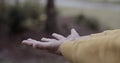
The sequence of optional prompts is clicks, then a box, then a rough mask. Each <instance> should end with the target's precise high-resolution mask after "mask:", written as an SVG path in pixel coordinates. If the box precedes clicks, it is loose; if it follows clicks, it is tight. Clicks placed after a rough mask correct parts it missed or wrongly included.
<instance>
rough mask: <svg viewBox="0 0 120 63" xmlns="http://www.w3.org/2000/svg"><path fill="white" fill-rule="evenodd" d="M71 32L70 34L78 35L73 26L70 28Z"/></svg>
mask: <svg viewBox="0 0 120 63" xmlns="http://www.w3.org/2000/svg"><path fill="white" fill-rule="evenodd" d="M71 34H72V35H74V36H77V37H79V34H78V32H77V31H76V30H75V29H74V28H73V29H71Z"/></svg>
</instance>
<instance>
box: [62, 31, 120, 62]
mask: <svg viewBox="0 0 120 63" xmlns="http://www.w3.org/2000/svg"><path fill="white" fill-rule="evenodd" d="M116 32H117V33H116ZM102 35H104V36H102ZM111 35H112V36H111ZM60 51H61V53H62V55H63V56H64V57H65V58H66V59H67V60H68V61H70V62H71V63H115V62H117V63H120V61H119V60H118V59H116V58H120V52H119V51H120V30H119V31H118V30H117V31H116V30H111V31H105V32H102V33H99V34H98V35H97V34H96V35H94V36H93V35H92V36H91V37H90V38H87V39H84V40H75V41H71V42H65V43H63V44H62V45H61V46H60ZM114 51H115V52H114ZM111 52H112V53H111Z"/></svg>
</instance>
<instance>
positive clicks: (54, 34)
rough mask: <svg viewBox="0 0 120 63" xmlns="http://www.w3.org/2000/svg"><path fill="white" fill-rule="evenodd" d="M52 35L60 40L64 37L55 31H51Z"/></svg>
mask: <svg viewBox="0 0 120 63" xmlns="http://www.w3.org/2000/svg"><path fill="white" fill-rule="evenodd" d="M52 36H53V37H55V38H56V39H58V40H60V39H65V37H64V36H62V35H60V34H57V33H53V34H52Z"/></svg>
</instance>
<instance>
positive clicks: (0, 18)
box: [0, 3, 41, 33]
mask: <svg viewBox="0 0 120 63" xmlns="http://www.w3.org/2000/svg"><path fill="white" fill-rule="evenodd" d="M2 8H3V9H0V24H3V23H4V24H6V25H7V26H9V27H10V30H11V32H13V33H19V32H23V31H26V30H27V29H29V28H27V27H26V25H25V24H24V23H25V22H26V20H27V19H31V20H32V21H36V20H39V17H40V9H41V8H40V6H39V5H36V6H35V5H30V4H26V3H25V4H23V6H20V5H16V6H5V5H3V6H2ZM31 20H30V21H31ZM23 24H24V25H23Z"/></svg>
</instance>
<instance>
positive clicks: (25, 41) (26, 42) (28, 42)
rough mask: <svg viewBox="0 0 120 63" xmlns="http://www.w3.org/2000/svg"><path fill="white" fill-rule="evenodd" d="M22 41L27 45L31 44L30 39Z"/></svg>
mask: <svg viewBox="0 0 120 63" xmlns="http://www.w3.org/2000/svg"><path fill="white" fill-rule="evenodd" d="M22 43H23V44H27V45H32V43H31V42H30V41H28V40H23V41H22Z"/></svg>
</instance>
